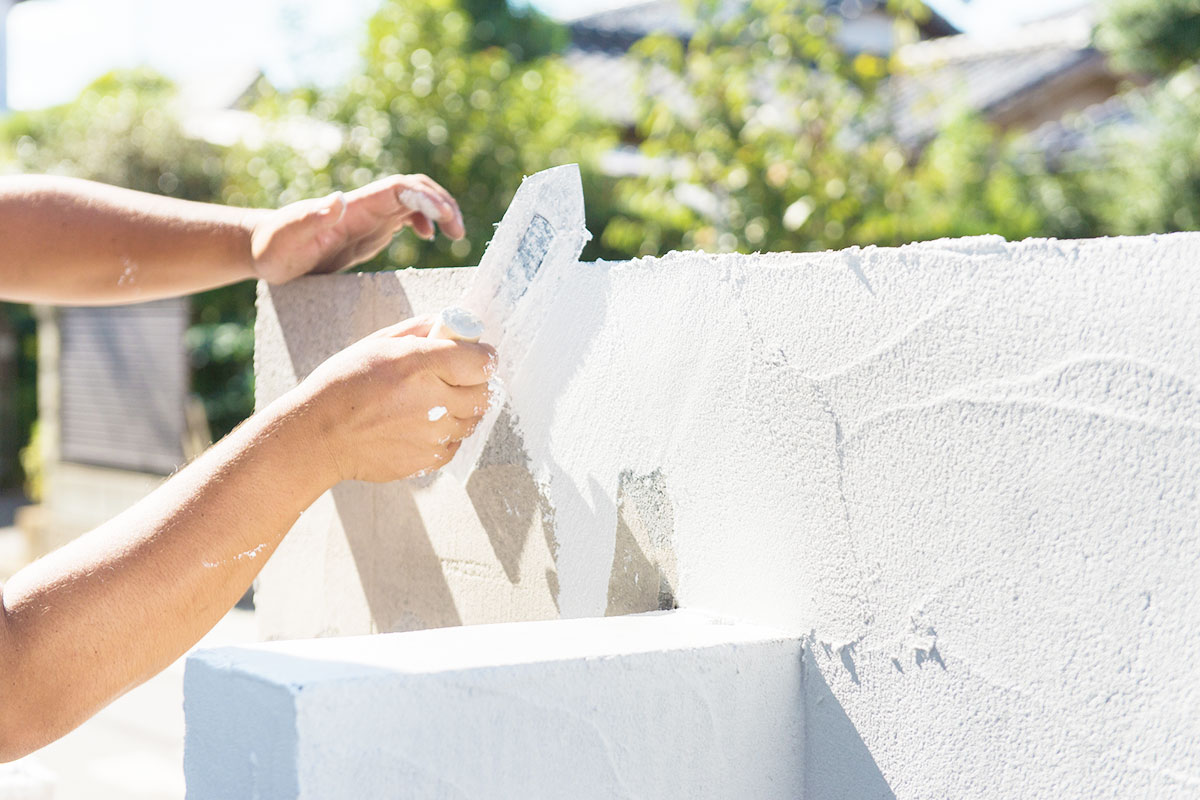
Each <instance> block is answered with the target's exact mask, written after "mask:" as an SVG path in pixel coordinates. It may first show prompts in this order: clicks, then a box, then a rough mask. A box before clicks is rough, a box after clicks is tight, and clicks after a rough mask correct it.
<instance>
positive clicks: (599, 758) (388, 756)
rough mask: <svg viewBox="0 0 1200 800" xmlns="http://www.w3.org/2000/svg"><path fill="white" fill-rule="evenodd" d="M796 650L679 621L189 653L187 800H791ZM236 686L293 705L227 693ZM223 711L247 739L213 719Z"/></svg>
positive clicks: (763, 636) (789, 643)
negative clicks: (236, 719)
mask: <svg viewBox="0 0 1200 800" xmlns="http://www.w3.org/2000/svg"><path fill="white" fill-rule="evenodd" d="M801 649H802V644H801V643H800V642H799V641H798V640H796V639H794V638H790V637H788V636H785V635H782V634H780V633H779V632H777V631H773V630H770V629H764V628H762V627H760V626H752V625H743V624H736V623H730V622H723V621H719V620H715V619H713V618H711V617H709V616H706V615H703V614H699V613H695V612H690V611H679V612H671V613H667V614H649V615H631V616H625V617H613V618H607V619H582V620H570V621H566V620H560V621H552V622H533V623H507V624H502V625H479V626H469V627H458V628H446V629H440V630H431V631H420V632H413V633H403V634H387V635H379V636H364V637H353V638H346V639H338V638H326V639H314V640H307V641H297V642H275V643H269V644H264V645H252V646H247V647H229V648H220V649H215V650H209V651H201V652H198V653H196V654H195V655H193V656H192V657H191V659H190V660H189V666H188V669H189V683H188V686H187V690H188V693H189V695H190V696H193V697H197V698H203V700H204V702H205V703H207V706H208V710H209V713H208V714H207V716H205V717H202V718H201V717H197V718H196V720H195V721H193V718H191V717H189V728H188V734H187V735H188V754H189V758H188V760H187V770H188V775H187V777H188V797H189V798H191V799H192V800H205V799H206V798H210V797H211V798H218V797H219V798H221V800H237V799H238V798H250V797H254V798H261V800H278V799H279V798H284V797H288V798H292V797H296V798H322V799H323V800H337V798H355V800H362V799H363V798H376V797H378V798H384V797H388V798H391V797H398V796H399V797H422V798H426V797H428V798H440V797H528V798H552V797H580V798H591V797H595V798H608V797H661V798H706V797H711V798H724V797H737V796H744V797H763V798H774V797H778V798H794V797H797V796H799V794H800V792H801V791H802V789H803V775H802V769H803V741H802V738H803V735H804V725H803V719H802V718H801V717H799V716H797V715H795V714H794V713H793V711H794V709H795V708H796V707H797V706H798V705H799V704H800V701H801V670H802V659H801ZM235 679H237V680H241V681H243V682H248V683H260V684H262V683H265V684H269V685H270V686H271V687H273V691H274V693H275V694H279V693H284V694H286V695H287V696H288V697H290V699H291V703H292V706H291V708H289V709H284V710H282V711H281V710H280V709H278V708H277V707H275V708H265V707H264V708H256V707H255V703H254V698H252V697H246V696H244V695H240V694H234V695H232V696H230V695H227V694H226V690H227V687H228V686H229V685H230V684H231V681H233V680H235ZM196 702H197V703H198V702H199V701H196ZM231 702H232V703H238V704H239V708H238V709H236V710H235V711H234V713H237V714H242V715H245V714H253V715H255V716H256V717H257V718H258V719H259V720H260V723H261V724H260V726H259V729H257V730H251V731H246V730H243V729H242V728H240V727H231V726H229V725H224V724H221V722H220V715H219V714H217V713H212V709H213V708H227V707H228V704H229V703H231ZM246 703H248V704H249V706H250V707H249V708H246V707H245V706H244V705H242V704H246ZM194 705H195V703H194ZM273 727H274V728H275V730H272V728H273ZM273 739H278V740H282V741H285V742H286V741H294V742H295V745H294V747H293V748H292V749H287V748H276V749H274V750H271V751H267V752H264V750H263V742H264V740H265V741H271V740H273ZM231 762H232V764H233V765H234V766H237V765H247V764H248V765H251V768H250V769H249V770H245V769H243V770H241V771H240V772H238V771H236V770H234V771H232V772H233V773H234V774H236V776H237V778H236V781H233V780H230V777H229V776H230V774H231V770H230V769H229V765H230V763H231ZM214 776H216V777H214ZM284 776H286V777H287V778H289V779H290V782H287V781H284V780H283V777H284ZM276 787H278V788H276ZM218 790H219V791H218Z"/></svg>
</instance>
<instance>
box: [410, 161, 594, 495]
mask: <svg viewBox="0 0 1200 800" xmlns="http://www.w3.org/2000/svg"><path fill="white" fill-rule="evenodd" d="M589 238H590V236H589V234H588V232H587V229H586V228H585V227H584V216H583V183H582V182H581V181H580V177H579V166H578V165H577V164H567V165H566V166H562V167H554V168H552V169H547V170H543V171H541V172H538V173H536V174H534V175H530V176H529V177H528V178H526V179H525V180H524V181H522V183H521V187H520V188H519V189H518V190H517V193H516V195H514V196H513V199H512V202H511V203H510V204H509V206H508V210H507V211H506V212H504V218H503V219H501V220H500V224H499V225H498V226H497V227H496V234H495V235H494V236H493V237H492V241H491V242H489V243H488V246H487V250H486V252H484V254H483V259H482V260H481V261H480V262H479V266H478V267H477V268H476V269H475V277H474V280H473V281H472V283H471V286H470V287H469V288H468V289H467V291H466V292H465V293H464V294H463V296H462V298H461V299H460V300H459V304H458V306H457V307H454V308H447V309H445V310H443V311H442V312H441V313H440V314H439V315H438V317H437V320H436V321H435V322H434V325H433V328H432V329H431V330H430V332H429V335H430V336H432V337H441V338H447V339H460V340H463V341H483V342H487V343H488V344H491V345H493V346H494V347H495V348H496V353H497V358H498V363H497V365H496V372H495V377H494V378H493V397H492V404H491V407H490V408H489V409H488V412H487V414H485V415H484V417H483V419H482V420H481V421H480V423H479V425H478V426H477V427H476V428H475V432H474V433H473V434H471V436H470V437H468V438H467V439H465V440H464V441H463V443H462V447H460V448H459V451H458V453H457V455H456V456H455V457H454V460H453V461H451V462H450V464H449V465H448V466H447V467H445V468H444V469H443V470H442V471H443V472H448V473H450V474H451V475H453V476H454V477H455V478H457V479H458V481H459V482H460V483H464V484H465V483H466V480H467V478H468V476H470V474H471V472H472V471H473V470H474V469H475V465H476V463H477V462H478V461H479V456H480V453H481V452H482V451H483V447H484V444H485V443H486V442H487V439H488V435H489V434H490V433H491V430H492V426H493V425H494V424H495V421H496V418H497V416H499V414H500V409H501V407H502V406H503V405H504V400H505V397H504V387H505V386H507V385H508V383H509V382H510V381H511V380H512V378H513V377H514V376H515V375H516V374H517V370H518V369H519V367H520V365H521V362H522V361H523V360H524V357H525V353H526V352H527V351H528V350H529V346H530V345H531V344H532V342H533V339H534V337H535V336H536V335H537V332H538V329H539V328H541V325H542V322H543V320H544V319H545V312H546V310H547V309H548V308H549V307H550V304H551V303H552V302H553V300H554V296H555V294H557V292H558V288H559V286H560V285H561V283H562V280H563V278H564V276H565V274H566V273H567V272H568V270H569V269H570V267H571V266H573V265H574V264H576V263H578V261H579V255H580V253H582V252H583V246H584V244H585V243H586V242H587V240H588V239H589Z"/></svg>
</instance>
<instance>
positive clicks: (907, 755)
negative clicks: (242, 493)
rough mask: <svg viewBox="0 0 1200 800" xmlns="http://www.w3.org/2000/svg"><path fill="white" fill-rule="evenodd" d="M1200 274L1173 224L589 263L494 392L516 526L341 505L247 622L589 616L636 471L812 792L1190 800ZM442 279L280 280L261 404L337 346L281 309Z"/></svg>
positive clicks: (329, 627)
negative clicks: (794, 732)
mask: <svg viewBox="0 0 1200 800" xmlns="http://www.w3.org/2000/svg"><path fill="white" fill-rule="evenodd" d="M1198 254H1200V235H1197V234H1174V235H1170V236H1158V237H1146V238H1138V239H1112V240H1095V241H1082V242H1053V241H1030V242H1025V243H1020V244H1006V243H1004V242H1003V241H1001V240H999V239H994V238H981V239H971V240H959V241H942V242H933V243H928V244H924V245H916V246H910V247H906V248H901V249H868V250H861V251H860V250H853V251H846V252H842V253H824V254H810V255H799V254H778V255H765V256H722V257H716V256H707V255H703V254H696V253H690V254H672V255H670V256H668V257H666V258H663V259H657V260H656V259H645V260H639V261H634V262H623V263H614V264H584V265H580V266H579V267H578V268H577V269H576V272H575V274H574V275H572V276H571V277H570V279H569V280H567V281H566V282H565V283H564V285H563V288H562V290H561V292H560V294H559V296H558V297H557V298H556V301H555V303H554V304H553V307H552V310H551V312H550V313H549V314H548V316H547V317H546V318H545V320H544V324H543V327H542V329H541V331H540V333H539V335H538V337H537V338H536V339H535V340H534V341H533V342H532V343H531V344H530V346H529V350H528V354H527V356H526V358H525V359H524V362H523V364H524V366H523V370H522V371H521V373H520V374H518V375H516V376H515V377H514V378H513V380H512V381H511V382H510V383H509V386H508V389H509V394H510V402H511V406H512V412H513V416H514V419H515V420H516V421H515V423H514V424H513V434H512V435H513V440H514V442H515V443H516V445H515V446H517V447H518V449H519V451H520V454H521V458H520V459H517V460H518V461H519V462H520V463H521V464H524V465H525V466H523V467H520V466H518V467H516V468H514V469H513V471H511V472H509V473H496V474H497V475H500V478H497V480H501V481H502V480H508V478H504V477H503V475H511V476H512V481H513V482H512V483H511V485H510V486H509V495H508V496H515V493H516V489H517V488H519V487H520V485H521V484H519V483H518V480H525V478H522V477H521V476H523V475H529V476H531V477H530V478H529V481H530V482H531V483H530V487H531V488H529V491H530V492H531V493H533V494H535V495H536V496H538V497H541V498H542V500H540V501H538V502H539V503H541V505H539V506H537V508H539V509H540V511H536V512H531V513H532V521H531V518H530V517H529V516H522V515H520V514H518V515H516V516H515V517H514V519H516V520H517V522H516V523H514V524H512V525H511V526H507V527H506V524H505V523H504V521H503V519H501V522H500V523H496V522H495V520H488V519H485V516H486V515H485V514H484V513H483V510H481V509H484V508H485V507H484V506H482V505H481V504H480V503H481V501H480V499H479V496H478V493H473V492H472V488H471V487H467V488H466V490H464V489H463V487H460V486H458V485H457V484H455V483H454V482H453V481H450V480H449V479H447V478H444V477H443V478H440V479H437V480H434V481H432V482H425V483H421V484H394V485H390V486H384V487H366V486H362V485H354V486H350V487H342V488H339V489H337V490H335V492H334V499H333V500H331V501H329V502H328V503H327V504H324V505H322V504H318V505H319V506H320V508H319V510H315V511H311V512H309V514H308V515H306V519H304V520H302V521H301V523H300V524H299V525H298V526H297V530H296V531H295V532H294V533H293V534H292V535H291V537H289V541H287V542H285V544H284V547H283V548H281V549H280V551H279V553H278V554H277V556H276V558H275V559H274V560H273V562H272V564H270V565H268V571H266V572H264V575H263V586H262V590H263V591H262V592H260V596H261V597H262V598H263V606H262V608H263V610H264V611H267V612H268V616H267V617H266V618H265V619H267V620H270V622H269V623H268V630H267V631H266V632H267V633H268V635H289V636H296V635H314V634H316V633H320V632H330V631H339V630H341V631H345V630H347V629H350V630H370V629H384V630H386V629H388V627H387V626H411V627H419V626H421V625H422V624H423V625H433V624H453V623H455V622H482V621H489V620H502V619H523V618H530V617H532V616H540V615H555V614H561V615H562V616H565V617H585V616H595V615H600V614H604V613H605V612H606V610H608V609H609V608H611V607H612V605H611V593H610V590H611V589H612V586H613V585H614V584H615V583H616V582H617V580H618V578H617V570H616V569H615V567H616V566H617V565H616V564H614V553H617V554H619V553H620V550H619V549H618V548H619V547H620V540H619V539H618V537H617V536H616V534H615V533H614V532H615V531H618V530H619V525H618V520H619V515H620V508H621V500H620V497H621V494H622V490H623V487H626V488H627V486H628V485H629V483H630V481H631V480H632V481H634V482H636V481H638V480H642V479H643V478H647V477H648V476H652V477H653V481H652V483H653V485H654V487H656V488H655V491H657V492H658V493H659V499H660V501H661V502H660V503H659V504H658V506H657V507H658V508H660V509H667V510H669V512H670V513H669V514H667V515H664V516H663V519H668V518H669V519H668V534H669V536H667V541H668V544H667V548H668V550H669V552H670V555H671V557H672V558H673V559H674V561H673V564H674V572H675V574H676V576H677V577H676V578H674V579H673V580H672V583H673V589H674V596H675V599H676V600H677V601H678V602H679V603H680V604H681V605H683V606H695V607H703V608H710V609H715V610H717V611H718V612H719V613H722V614H728V615H730V616H734V617H737V618H741V619H743V620H746V621H751V622H757V623H763V624H768V625H772V626H778V627H780V628H783V629H786V630H790V631H793V632H795V633H796V634H798V635H803V636H804V637H805V638H806V641H807V643H808V647H807V650H806V660H807V663H808V665H809V669H808V670H807V672H806V682H805V686H806V696H807V700H806V703H805V717H806V719H807V725H808V742H809V747H808V752H807V778H806V780H807V789H808V791H807V796H808V797H811V798H821V800H825V798H837V797H847V798H856V797H875V796H883V797H887V796H891V795H892V794H894V795H895V796H898V797H901V798H917V797H973V796H1007V797H1034V796H1037V797H1041V796H1054V795H1063V796H1071V797H1099V796H1154V797H1165V798H1183V797H1196V796H1197V795H1198V794H1200V667H1197V664H1200V580H1197V575H1200V522H1198V520H1200V497H1198V495H1197V487H1198V486H1200V361H1198V360H1197V356H1196V354H1197V353H1198V352H1200V302H1198V300H1197V298H1200V267H1198V265H1197V257H1198ZM456 280H460V279H459V278H457V277H453V276H445V277H436V278H435V277H428V276H427V275H426V274H425V273H416V274H413V273H405V274H404V275H403V276H400V277H397V276H394V275H392V276H388V275H380V276H341V277H336V278H330V279H324V280H323V281H315V282H313V283H309V284H305V283H301V284H298V285H296V286H295V287H287V291H285V292H280V291H273V292H272V294H271V295H270V296H268V297H267V298H266V299H267V300H268V301H273V302H268V303H267V304H266V305H265V306H264V312H263V314H262V315H260V320H265V322H264V337H260V352H259V355H258V358H259V362H260V365H263V366H264V367H265V371H262V372H260V386H261V387H263V388H264V391H266V392H268V397H267V398H266V399H269V393H270V392H279V391H282V390H284V389H286V381H283V380H280V377H279V376H281V375H284V374H286V373H287V372H289V371H290V372H291V373H293V374H294V375H300V374H303V373H304V372H305V371H306V370H307V369H311V366H307V362H308V361H311V360H313V359H312V357H313V355H314V353H315V352H316V351H318V350H319V349H320V348H322V347H326V348H331V349H336V347H337V346H340V345H341V344H342V343H341V342H338V341H334V339H335V337H336V336H341V335H343V334H346V335H349V334H350V333H351V331H345V332H341V331H338V332H333V333H329V332H326V333H324V336H325V339H324V340H318V339H314V338H313V337H314V334H313V327H312V326H308V328H307V329H305V327H304V325H302V324H299V323H298V322H297V319H298V317H297V315H296V309H299V308H302V309H304V310H305V314H306V315H308V316H310V317H314V318H316V317H324V315H325V314H326V313H329V318H331V319H344V318H346V317H345V315H343V314H339V313H332V311H333V310H336V309H337V308H338V306H337V305H336V304H342V305H346V304H352V305H353V307H354V308H368V307H369V308H372V309H375V311H373V312H372V313H379V309H380V308H385V307H389V306H388V305H387V304H388V303H389V302H391V300H390V299H389V298H390V297H391V296H392V295H394V294H395V292H396V289H395V286H396V283H397V281H400V282H401V284H402V286H403V291H404V292H407V293H408V295H409V296H410V297H414V298H415V297H419V296H421V293H422V292H426V293H427V294H428V295H429V296H430V297H432V296H433V294H436V293H437V292H435V291H432V290H431V289H430V288H422V287H423V285H424V284H423V282H429V283H428V286H429V287H434V286H435V285H436V286H437V287H438V290H437V291H441V292H442V293H443V294H449V293H450V291H451V290H450V287H449V285H448V284H449V283H452V282H454V281H456ZM339 282H340V283H339ZM435 282H440V283H435ZM339 287H345V288H344V289H340V288H339ZM324 298H329V299H324ZM440 306H441V303H439V304H438V305H435V306H433V307H431V308H430V307H423V306H421V304H420V303H419V302H414V303H413V308H414V309H415V310H417V311H425V310H436V309H437V308H438V307H440ZM322 330H324V329H322ZM364 332H365V331H362V332H359V331H353V332H352V333H354V334H355V335H361V334H362V333H364ZM306 337H307V338H306ZM264 345H265V346H264ZM298 365H299V366H298ZM263 376H265V380H264V378H263ZM496 491H497V492H499V493H500V494H501V495H502V496H504V492H505V488H504V485H503V483H502V482H501V483H500V484H497V487H496ZM338 492H341V493H342V494H340V495H339V494H338ZM499 516H500V517H501V518H503V517H504V515H503V514H500V515H499ZM524 526H530V527H529V528H528V530H527V529H526V527H524ZM539 526H540V528H541V530H542V531H543V532H544V533H545V534H546V535H545V536H544V537H543V536H542V535H537V534H530V533H529V532H528V531H530V530H537V529H538V528H539ZM515 531H519V534H518V533H515ZM397 541H403V542H405V544H404V547H405V548H407V549H406V550H404V551H403V553H402V554H401V553H396V552H393V551H392V549H391V548H392V547H393V544H392V543H393V542H397ZM543 541H545V542H546V546H545V547H543V545H542V542H543ZM347 543H349V546H347ZM506 548H507V549H506ZM400 555H403V556H404V557H403V558H402V557H400ZM381 563H382V564H388V565H390V567H389V570H388V571H387V572H385V573H383V574H380V573H379V572H377V571H376V572H372V570H374V569H376V568H375V567H374V566H373V565H375V564H381ZM430 563H432V564H433V565H434V567H433V568H432V570H431V569H429V564H430ZM437 565H440V568H439V567H438V566H437ZM664 574H665V573H664ZM414 575H417V576H419V577H420V580H419V581H417V583H416V584H414V583H413V582H412V581H411V580H410V579H411V578H412V576H414ZM637 575H638V573H634V578H635V579H636V578H637ZM655 579H656V580H657V576H656V578H655ZM314 586H319V587H320V591H314V590H313V588H312V587H314ZM547 595H549V597H550V598H552V599H553V602H554V605H553V606H548V604H547V603H546V602H545V598H546V597H547ZM391 602H394V603H395V604H396V605H395V607H392V606H388V603H391ZM385 606H386V614H382V613H380V612H379V610H380V609H381V608H384V607H385ZM410 609H411V615H410V616H405V615H406V614H408V613H409V610H410ZM795 712H796V713H797V714H800V713H801V709H800V708H799V707H797V708H796V709H795Z"/></svg>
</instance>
